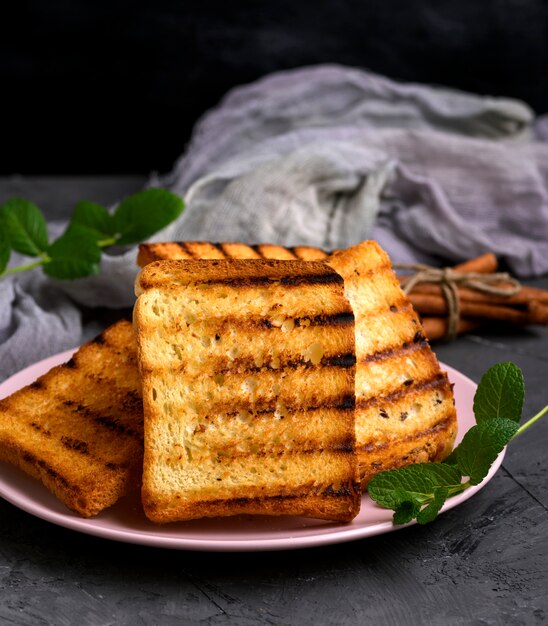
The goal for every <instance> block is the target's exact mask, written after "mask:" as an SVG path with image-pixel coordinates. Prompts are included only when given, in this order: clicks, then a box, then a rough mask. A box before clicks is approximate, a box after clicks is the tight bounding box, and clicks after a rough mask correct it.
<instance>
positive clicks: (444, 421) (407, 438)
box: [356, 410, 454, 452]
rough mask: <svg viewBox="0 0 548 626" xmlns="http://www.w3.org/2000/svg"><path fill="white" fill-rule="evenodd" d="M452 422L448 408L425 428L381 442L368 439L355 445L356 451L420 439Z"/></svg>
mask: <svg viewBox="0 0 548 626" xmlns="http://www.w3.org/2000/svg"><path fill="white" fill-rule="evenodd" d="M453 423H454V417H453V411H452V410H449V411H448V412H447V413H446V414H445V415H444V416H443V417H442V419H441V420H440V421H438V422H436V423H435V424H433V425H432V426H430V427H429V428H425V429H424V430H420V431H418V432H413V433H408V434H407V435H403V436H400V437H398V439H397V440H395V441H383V442H382V443H375V442H373V441H370V442H368V443H364V444H362V445H360V446H356V451H357V452H373V451H379V450H384V449H386V448H388V447H389V446H391V445H401V443H403V442H410V441H413V440H415V439H420V438H421V437H426V436H427V435H434V434H436V433H440V432H442V431H444V430H448V429H449V428H450V427H451V426H452V425H453Z"/></svg>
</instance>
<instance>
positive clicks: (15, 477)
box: [0, 351, 504, 551]
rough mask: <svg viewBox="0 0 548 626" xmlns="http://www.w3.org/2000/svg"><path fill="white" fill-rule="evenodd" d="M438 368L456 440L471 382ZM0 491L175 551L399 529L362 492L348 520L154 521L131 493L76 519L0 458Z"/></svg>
mask: <svg viewBox="0 0 548 626" xmlns="http://www.w3.org/2000/svg"><path fill="white" fill-rule="evenodd" d="M72 352H73V351H68V352H64V353H62V354H58V355H56V356H53V357H51V358H49V359H45V360H43V361H40V362H39V363H35V364H34V365H31V366H30V367H27V368H26V369H24V370H22V371H21V372H19V373H18V374H15V376H12V377H11V378H9V379H8V380H6V381H5V382H4V383H2V384H1V385H0V398H2V397H5V396H7V395H9V394H11V393H13V392H14V391H16V390H17V389H19V388H20V387H23V386H24V385H27V384H29V383H31V382H32V381H34V380H35V379H36V378H37V377H38V376H40V375H41V374H43V373H45V372H46V371H47V370H49V369H50V368H51V367H53V366H54V365H58V364H59V363H63V362H64V361H66V360H68V359H69V358H70V356H71V354H72ZM444 367H445V368H446V369H447V372H448V374H449V378H450V379H451V382H453V383H454V384H455V398H456V405H457V414H458V420H459V438H462V435H463V434H464V433H465V432H466V431H467V430H468V429H469V428H470V427H471V426H473V424H474V416H473V413H472V402H473V397H474V393H475V390H476V385H475V383H474V382H473V381H471V380H470V379H469V378H467V377H466V376H463V374H461V373H459V372H457V371H456V370H454V369H453V368H451V367H448V366H444ZM503 456H504V453H502V454H501V455H500V456H499V458H498V459H497V461H496V462H495V463H494V465H493V467H492V468H491V471H490V472H489V475H488V476H487V477H486V479H485V480H484V481H483V482H482V483H481V485H478V486H476V487H472V488H470V489H468V490H467V491H465V492H464V493H462V494H459V495H457V496H454V497H453V498H451V499H450V500H448V502H447V503H446V504H445V506H444V507H443V509H442V511H447V510H448V509H451V508H453V507H454V506H457V505H458V504H460V503H461V502H464V501H465V500H467V499H468V498H470V497H471V496H473V495H474V494H475V493H476V492H477V491H479V489H481V488H482V487H484V486H485V485H486V484H487V482H489V480H491V478H492V477H493V475H494V474H495V472H496V471H497V469H498V468H499V466H500V464H501V462H502V458H503ZM0 496H2V497H3V498H5V499H6V500H8V502H11V503H12V504H14V505H15V506H17V507H19V508H21V509H23V510H24V511H27V512H28V513H31V514H32V515H36V516H37V517H40V518H42V519H44V520H47V521H49V522H53V523H54V524H58V525H59V526H65V527H66V528H70V529H72V530H77V531H79V532H82V533H88V534H90V535H97V536H98V537H105V538H107V539H115V540H117V541H126V542H129V543H138V544H144V545H149V546H157V547H162V548H174V549H181V550H211V551H253V550H290V549H294V548H304V547H310V546H321V545H326V544H333V543H340V542H344V541H352V540H354V539H362V538H364V537H370V536H372V535H378V534H381V533H387V532H390V531H392V530H397V529H398V528H402V527H401V526H393V524H392V521H391V519H392V513H391V511H387V510H385V509H381V508H380V507H378V506H376V505H375V504H374V503H373V501H372V500H371V499H370V498H369V497H368V496H366V495H364V496H363V499H362V506H361V512H360V514H359V515H358V517H356V519H355V520H354V521H353V522H352V523H350V524H340V523H330V522H323V521H321V520H310V519H304V518H296V517H261V516H256V517H253V516H240V517H234V518H224V519H206V520H198V521H193V522H185V523H174V524H168V525H166V526H156V525H154V524H152V523H151V522H149V521H148V520H147V519H146V517H145V515H144V514H143V511H142V508H141V504H140V501H139V495H138V494H137V493H136V494H134V495H132V496H127V497H126V498H123V499H122V500H120V501H119V502H118V503H117V504H115V505H114V506H113V507H111V508H110V509H107V510H106V511H103V512H102V513H100V514H99V515H98V516H97V517H94V518H92V519H83V518H81V517H79V516H78V515H76V514H75V513H72V512H71V511H69V510H68V509H66V508H65V506H64V505H63V504H62V503H61V502H59V501H58V500H57V499H56V498H55V497H54V496H53V495H51V494H50V493H49V491H47V490H46V489H45V488H44V487H43V486H42V485H41V484H40V483H39V482H38V481H36V480H33V479H32V478H29V477H28V476H26V474H24V473H22V472H21V471H19V470H17V469H16V468H13V467H11V466H10V465H7V464H5V463H0Z"/></svg>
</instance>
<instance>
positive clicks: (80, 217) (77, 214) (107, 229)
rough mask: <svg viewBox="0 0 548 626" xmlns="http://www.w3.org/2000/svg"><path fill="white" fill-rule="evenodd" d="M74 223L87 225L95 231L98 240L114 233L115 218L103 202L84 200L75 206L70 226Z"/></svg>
mask: <svg viewBox="0 0 548 626" xmlns="http://www.w3.org/2000/svg"><path fill="white" fill-rule="evenodd" d="M73 224H78V225H80V226H85V227H86V228H89V229H90V230H92V231H94V233H95V234H96V237H97V240H101V239H104V238H105V237H108V236H112V235H114V219H113V218H112V216H111V215H110V213H109V212H108V211H107V209H106V208H105V207H104V206H102V205H101V204H97V203H96V202H88V201H87V200H82V201H81V202H78V204H77V205H76V206H75V207H74V211H73V212H72V217H71V218H70V224H69V228H70V226H71V225H73Z"/></svg>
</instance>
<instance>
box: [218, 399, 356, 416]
mask: <svg viewBox="0 0 548 626" xmlns="http://www.w3.org/2000/svg"><path fill="white" fill-rule="evenodd" d="M238 400H239V401H238V404H237V407H238V411H234V406H235V402H234V401H231V402H230V403H228V402H227V403H226V404H222V403H219V404H216V405H215V412H216V413H224V414H226V416H227V417H234V418H235V417H237V416H238V414H239V411H241V410H244V409H245V410H249V413H250V414H251V416H252V417H255V416H256V417H263V416H264V415H269V414H272V413H274V411H275V410H276V406H277V402H278V401H277V399H275V398H274V399H272V400H266V399H264V398H255V399H254V400H249V401H246V400H245V399H244V398H239V399H238ZM355 404H356V397H355V396H354V394H352V395H348V394H344V395H342V396H339V397H334V398H333V397H332V398H325V401H323V402H322V401H321V400H320V403H317V404H310V405H308V406H295V405H292V404H287V403H286V404H284V407H285V408H286V410H287V411H288V413H313V412H314V411H319V410H324V411H332V410H336V411H340V412H344V411H353V410H354V408H355ZM223 409H225V410H224V411H223ZM277 419H283V418H277ZM342 419H346V416H343V417H342Z"/></svg>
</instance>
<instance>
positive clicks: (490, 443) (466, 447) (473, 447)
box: [455, 419, 518, 485]
mask: <svg viewBox="0 0 548 626" xmlns="http://www.w3.org/2000/svg"><path fill="white" fill-rule="evenodd" d="M517 430H518V425H517V423H516V422H514V421H512V420H509V419H489V420H488V421H485V422H481V423H480V424H477V425H476V426H472V428H471V429H470V430H469V431H468V432H467V433H466V434H465V435H464V438H463V440H462V441H461V443H460V444H459V445H458V447H457V448H456V450H455V456H456V459H457V464H458V468H459V470H460V471H461V472H462V474H463V476H468V477H469V479H470V483H471V484H472V485H478V484H479V483H480V482H481V481H482V480H483V479H484V478H485V477H486V476H487V473H488V472H489V468H490V467H491V465H492V463H493V462H494V461H495V460H496V458H497V456H498V455H499V454H500V452H501V451H502V449H503V448H504V446H505V445H506V444H507V443H508V442H509V441H510V439H512V437H513V436H514V435H515V433H516V432H517Z"/></svg>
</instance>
